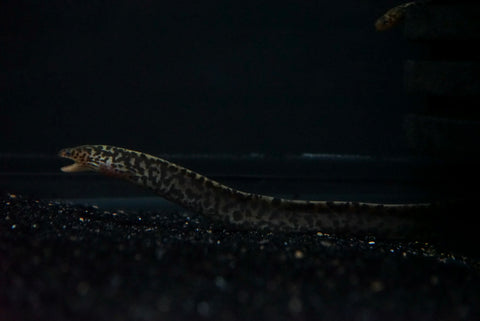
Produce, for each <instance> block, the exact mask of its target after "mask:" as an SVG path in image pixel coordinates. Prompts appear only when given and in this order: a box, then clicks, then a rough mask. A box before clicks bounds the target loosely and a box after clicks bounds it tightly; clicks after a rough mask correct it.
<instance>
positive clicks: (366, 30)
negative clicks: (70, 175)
mask: <svg viewBox="0 0 480 321" xmlns="http://www.w3.org/2000/svg"><path fill="white" fill-rule="evenodd" d="M395 4H396V2H395V1H378V0H365V1H306V2H294V1H251V2H249V1H247V2H244V1H241V2H230V1H198V2H197V1H169V2H166V1H87V2H84V1H66V0H63V1H58V0H56V1H3V3H2V9H1V12H0V15H1V17H0V28H1V29H2V35H1V57H2V58H1V60H0V64H1V69H2V73H1V74H0V86H1V97H0V99H1V108H2V126H1V129H0V130H1V132H0V146H1V149H2V151H3V152H12V153H42V154H52V153H56V152H57V150H58V149H60V148H62V147H65V146H72V145H79V144H112V145H119V146H125V147H130V148H134V149H140V150H145V151H148V152H151V153H251V152H255V153H267V154H291V153H335V154H360V155H396V156H398V155H408V154H409V153H410V151H409V149H408V146H407V139H406V136H405V131H404V127H403V119H404V116H405V115H406V114H408V113H410V112H412V111H416V110H418V108H419V106H418V103H417V100H416V99H415V98H414V97H412V96H409V95H406V93H405V86H404V77H403V72H404V71H403V63H404V61H405V60H406V59H412V58H415V57H419V56H421V54H422V53H424V52H425V46H424V45H422V44H417V43H412V42H410V41H407V40H406V39H405V38H404V37H403V36H402V31H403V30H402V29H403V28H401V27H400V28H395V29H392V30H391V31H389V32H385V33H380V32H376V31H375V29H374V27H373V24H374V21H375V20H376V19H377V18H378V17H379V16H380V15H381V14H382V13H384V11H385V10H386V9H388V8H389V7H391V6H394V5H395Z"/></svg>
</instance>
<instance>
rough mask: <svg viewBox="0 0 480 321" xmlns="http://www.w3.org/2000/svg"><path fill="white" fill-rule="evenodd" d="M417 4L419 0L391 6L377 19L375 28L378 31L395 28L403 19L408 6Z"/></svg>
mask: <svg viewBox="0 0 480 321" xmlns="http://www.w3.org/2000/svg"><path fill="white" fill-rule="evenodd" d="M415 4H417V1H411V2H406V3H402V4H401V5H398V6H396V7H393V8H391V9H390V10H388V11H387V12H385V13H384V14H383V15H382V16H381V17H380V18H378V19H377V21H375V29H377V30H378V31H385V30H388V29H390V28H393V27H394V26H396V25H397V24H399V23H400V22H401V21H402V20H403V18H404V17H405V14H406V12H407V8H408V7H410V6H413V5H415Z"/></svg>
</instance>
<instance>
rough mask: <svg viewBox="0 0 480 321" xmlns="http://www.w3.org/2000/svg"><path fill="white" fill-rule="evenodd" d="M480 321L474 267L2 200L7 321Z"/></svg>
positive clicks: (167, 219)
mask: <svg viewBox="0 0 480 321" xmlns="http://www.w3.org/2000/svg"><path fill="white" fill-rule="evenodd" d="M203 319H205V320H208V319H214V320H389V321H393V320H432V321H433V320H435V321H438V320H480V277H479V269H478V263H477V261H476V260H475V259H474V257H466V256H460V255H458V254H456V253H455V252H453V253H452V252H451V251H442V250H441V249H439V248H438V247H434V246H433V245H429V244H426V243H419V242H384V241H380V240H375V239H374V238H365V239H355V238H346V237H345V238H340V237H334V236H330V235H323V234H321V233H306V234H300V233H298V234H278V233H266V232H256V231H234V230H231V229H229V228H228V227H226V226H218V225H217V224H212V223H211V222H210V221H208V220H206V219H204V218H203V217H199V216H196V215H193V214H191V213H186V212H183V211H181V210H175V211H172V210H164V211H161V210H160V211H156V212H122V211H117V212H114V211H104V210H101V209H98V208H94V207H88V208H87V207H78V206H71V205H67V204H63V203H56V202H45V201H38V200H34V199H29V198H24V197H21V196H18V195H13V194H3V195H1V196H0V320H1V321H3V320H11V321H17V320H203Z"/></svg>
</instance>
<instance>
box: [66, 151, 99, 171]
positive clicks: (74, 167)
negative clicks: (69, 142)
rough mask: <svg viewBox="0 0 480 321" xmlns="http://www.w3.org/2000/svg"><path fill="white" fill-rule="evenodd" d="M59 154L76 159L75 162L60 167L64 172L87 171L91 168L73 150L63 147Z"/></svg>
mask: <svg viewBox="0 0 480 321" xmlns="http://www.w3.org/2000/svg"><path fill="white" fill-rule="evenodd" d="M58 156H60V157H62V158H66V159H70V160H72V161H74V163H73V164H70V165H67V166H63V167H61V168H60V170H61V171H62V172H65V173H73V172H85V171H89V170H91V169H90V168H89V167H88V166H87V165H86V164H84V163H83V162H82V161H81V160H80V159H78V158H77V157H75V156H74V155H73V154H72V152H71V151H69V150H68V149H62V150H61V151H59V152H58Z"/></svg>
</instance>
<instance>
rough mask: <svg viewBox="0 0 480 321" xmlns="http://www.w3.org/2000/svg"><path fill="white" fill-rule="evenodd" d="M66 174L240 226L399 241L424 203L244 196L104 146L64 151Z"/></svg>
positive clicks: (416, 225)
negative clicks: (148, 194)
mask: <svg viewBox="0 0 480 321" xmlns="http://www.w3.org/2000/svg"><path fill="white" fill-rule="evenodd" d="M59 156H61V157H64V158H68V159H71V160H73V161H74V164H72V165H69V166H65V167H63V168H62V171H64V172H77V171H95V172H100V173H102V174H106V175H109V176H114V177H119V178H122V179H125V180H127V181H130V182H132V183H134V184H137V185H140V186H143V187H146V188H148V189H150V190H152V191H153V192H155V193H156V194H158V195H160V196H162V197H164V198H165V199H167V200H169V201H172V202H174V203H177V204H179V205H181V206H183V207H185V208H187V209H189V210H192V211H194V212H197V213H200V214H203V215H205V216H207V217H210V218H212V219H215V220H220V221H224V222H227V223H228V224H231V225H234V226H236V227H239V228H246V229H259V230H273V231H289V232H297V231H317V232H324V233H347V234H354V235H366V234H373V235H377V236H385V237H389V238H402V237H406V236H408V235H410V234H411V233H416V232H418V230H423V228H424V226H425V224H423V223H425V222H423V220H422V217H424V214H425V212H428V210H429V205H426V204H398V205H394V204H390V205H388V204H374V203H357V202H338V201H332V202H330V201H303V200H287V199H280V198H275V197H270V196H265V195H258V194H251V193H246V192H242V191H239V190H236V189H233V188H231V187H228V186H225V185H222V184H220V183H218V182H216V181H213V180H211V179H209V178H207V177H205V176H202V175H200V174H198V173H195V172H193V171H191V170H189V169H186V168H184V167H181V166H179V165H175V164H173V163H171V162H168V161H166V160H164V159H161V158H158V157H155V156H151V155H148V154H145V153H141V152H136V151H132V150H128V149H124V148H120V147H113V146H106V145H85V146H79V147H73V148H66V149H63V150H61V151H60V152H59Z"/></svg>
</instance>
